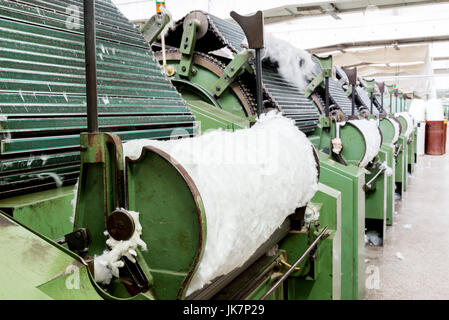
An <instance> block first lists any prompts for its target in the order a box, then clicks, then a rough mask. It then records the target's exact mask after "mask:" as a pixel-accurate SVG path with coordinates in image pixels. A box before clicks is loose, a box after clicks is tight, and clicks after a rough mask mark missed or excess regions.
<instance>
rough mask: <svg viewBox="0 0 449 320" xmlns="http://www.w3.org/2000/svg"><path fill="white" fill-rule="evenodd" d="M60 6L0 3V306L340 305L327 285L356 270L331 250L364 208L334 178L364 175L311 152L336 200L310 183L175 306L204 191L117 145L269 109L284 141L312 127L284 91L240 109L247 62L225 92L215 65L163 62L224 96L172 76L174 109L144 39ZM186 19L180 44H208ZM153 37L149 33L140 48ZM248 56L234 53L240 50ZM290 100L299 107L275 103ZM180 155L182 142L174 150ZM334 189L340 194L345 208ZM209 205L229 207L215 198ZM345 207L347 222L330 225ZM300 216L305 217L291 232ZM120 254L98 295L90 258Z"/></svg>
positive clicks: (149, 149)
mask: <svg viewBox="0 0 449 320" xmlns="http://www.w3.org/2000/svg"><path fill="white" fill-rule="evenodd" d="M83 4H84V5H83ZM70 5H71V6H70V9H71V10H72V13H73V16H71V17H73V20H71V19H69V20H67V15H68V13H67V11H66V9H67V8H66V7H67V4H66V3H62V2H61V1H59V0H51V1H46V2H41V1H32V0H29V1H3V2H2V3H1V4H0V10H1V11H0V25H1V26H2V30H3V33H0V37H2V40H4V43H6V44H7V45H4V46H2V47H1V48H0V52H1V54H2V61H8V65H9V69H8V70H7V71H5V72H3V73H2V80H3V81H2V86H1V91H0V99H1V104H0V113H1V115H2V118H1V127H0V128H1V130H2V131H1V133H2V135H3V138H2V140H1V152H0V154H1V158H0V161H1V166H2V172H1V176H0V179H1V197H2V199H1V200H0V229H1V232H0V240H1V241H0V255H1V256H2V261H1V264H0V270H1V272H0V274H1V275H2V276H1V278H0V279H1V282H2V286H1V288H0V297H1V298H5V299H11V298H20V299H185V298H187V299H261V298H263V299H265V298H269V299H307V298H309V299H338V298H346V299H348V298H353V297H354V296H353V295H352V290H353V287H352V286H353V283H352V282H350V283H349V285H348V284H345V282H344V279H343V277H340V275H341V274H342V272H343V275H344V272H345V271H346V270H347V269H349V268H351V270H352V267H353V263H352V261H351V262H347V261H346V260H348V259H349V258H351V260H352V259H354V257H355V259H357V258H358V256H354V255H352V249H353V245H354V241H353V239H352V238H351V239H347V238H345V239H344V240H343V237H342V236H341V235H342V230H350V229H351V228H353V213H354V212H358V211H357V210H360V207H361V208H363V198H360V199H352V198H351V197H352V194H353V192H354V190H353V188H354V182H353V180H351V178H348V177H347V176H351V175H352V176H357V175H359V176H360V179H359V180H357V182H356V183H363V178H364V176H363V174H362V172H361V170H360V169H357V168H356V167H354V168H352V167H351V168H346V167H344V166H343V165H341V164H338V163H335V164H333V160H330V159H326V158H325V156H323V155H322V154H321V152H320V155H319V156H318V157H316V156H314V153H313V148H312V147H310V149H309V151H308V152H305V153H304V152H303V154H306V155H307V154H308V157H309V159H312V162H313V163H312V168H313V167H319V166H318V163H319V160H318V159H319V158H323V159H324V160H323V161H324V162H327V163H328V166H329V167H330V166H334V167H335V168H337V170H341V171H342V174H341V175H340V176H341V179H340V181H339V182H337V174H333V177H334V181H333V182H332V184H334V185H337V184H338V185H339V186H338V188H335V189H334V188H332V187H330V186H328V185H326V184H318V185H317V188H318V189H317V191H316V193H315V195H314V196H313V198H312V199H311V200H310V201H308V203H304V204H303V205H302V206H300V207H298V208H290V209H289V210H291V212H290V211H289V212H288V217H287V218H286V219H285V221H284V223H282V225H281V228H279V229H277V230H276V231H275V232H274V233H272V234H271V235H269V236H268V237H267V238H266V241H265V242H264V243H262V245H260V246H259V247H258V248H257V250H255V252H254V253H252V254H251V256H250V257H249V259H247V260H246V261H245V262H244V263H243V265H241V266H240V267H238V268H236V269H233V270H230V271H229V272H227V273H226V274H224V275H222V276H220V277H218V278H215V279H211V280H212V282H211V283H209V284H208V285H207V286H206V287H204V288H202V289H201V290H196V291H194V292H188V287H189V283H191V281H192V278H194V277H195V275H196V274H197V273H198V272H199V271H198V268H199V264H200V262H201V261H202V255H203V254H204V252H207V244H208V237H207V231H206V224H207V217H209V216H208V214H209V212H208V210H209V209H208V208H210V207H208V204H207V203H208V198H207V194H208V192H207V191H208V190H212V191H213V188H212V187H211V188H208V189H202V188H203V187H202V186H203V185H204V184H201V183H200V182H201V181H202V180H200V179H198V178H197V177H195V176H194V175H192V171H189V170H190V169H189V167H188V166H186V165H185V164H183V163H179V162H178V161H176V157H175V158H172V157H171V154H169V153H167V152H166V151H163V148H162V145H161V147H160V148H158V147H157V146H151V145H147V146H145V147H144V148H141V150H142V152H141V153H140V156H139V157H138V158H133V157H126V158H125V155H126V153H124V149H123V146H122V141H123V142H124V141H132V140H135V139H168V138H173V137H175V138H183V137H192V136H196V135H197V134H198V131H197V130H196V129H197V128H196V124H195V120H203V119H204V123H203V125H204V127H203V129H204V128H205V129H212V128H217V127H221V128H226V129H230V130H235V131H236V134H237V133H238V131H239V130H237V129H239V128H247V127H249V126H250V123H252V122H254V120H255V117H254V116H255V115H256V114H257V113H260V111H263V109H265V110H268V109H270V108H273V109H278V110H279V109H280V110H283V111H284V113H287V114H289V115H291V116H292V118H293V119H295V117H296V120H297V121H296V126H297V127H298V128H300V129H302V130H303V131H305V132H312V131H313V130H314V128H315V126H316V124H317V122H318V114H317V112H316V109H315V108H314V107H313V106H312V105H311V104H310V102H309V101H308V100H307V99H306V98H304V97H303V96H302V95H301V94H298V93H297V91H296V90H295V88H294V87H293V86H290V88H289V87H288V84H287V83H286V82H284V85H285V86H286V87H287V93H281V92H279V95H278V96H277V97H278V98H274V97H273V96H271V95H269V94H268V90H267V88H265V89H264V97H265V98H266V99H268V101H267V102H265V106H264V108H262V107H261V106H260V105H257V104H256V103H255V101H254V98H253V96H256V97H257V93H259V92H260V93H262V91H260V90H258V88H257V85H255V83H257V81H254V80H253V78H254V72H257V71H256V70H260V69H258V68H257V66H254V65H253V64H252V63H251V64H249V63H248V59H249V58H250V57H251V59H252V56H251V53H250V52H249V51H248V52H246V54H247V57H248V59H247V61H246V62H243V65H241V66H239V67H238V70H239V72H240V71H242V70H243V69H242V68H244V69H245V70H248V71H251V72H247V73H245V74H246V76H247V77H251V81H247V82H246V83H245V84H243V83H235V82H234V80H235V78H234V80H233V81H229V80H230V78H229V77H230V76H231V77H232V75H230V74H229V73H227V72H228V71H230V72H234V71H236V69H233V68H232V67H229V68H228V69H226V67H224V68H223V66H224V64H223V63H222V62H220V60H219V59H216V60H209V58H206V60H204V59H202V58H195V57H199V56H201V54H197V53H195V54H193V55H192V54H191V55H190V56H189V54H188V53H184V52H183V53H182V54H181V57H180V60H179V61H180V62H179V61H178V62H176V61H177V60H176V59H174V60H170V59H171V58H170V56H168V57H167V59H168V62H169V64H170V63H171V61H175V62H174V63H183V64H184V63H185V64H186V71H187V70H188V72H187V75H189V74H192V75H197V76H198V77H199V79H202V80H203V81H204V82H203V85H204V86H207V84H210V83H214V84H215V83H216V82H219V83H220V84H221V83H223V85H222V86H221V85H216V86H215V87H214V88H215V90H216V91H217V92H218V91H221V90H217V88H218V87H220V89H222V90H223V93H222V95H221V96H222V98H217V97H219V96H217V95H215V94H214V95H211V94H210V93H209V92H207V91H205V90H203V89H204V87H202V86H200V85H196V86H195V85H194V82H192V81H190V80H189V78H188V77H187V80H186V78H183V77H180V79H179V80H175V81H173V84H175V85H176V87H177V88H178V89H179V91H180V93H181V94H182V97H181V96H180V95H179V93H178V92H177V90H175V88H174V87H173V85H172V82H171V81H169V79H168V78H166V77H165V75H164V73H163V72H162V69H161V67H160V66H159V65H158V63H157V60H156V59H155V58H154V55H153V52H152V51H151V50H149V49H148V46H147V44H146V43H145V41H144V38H143V36H142V35H140V34H139V32H138V31H137V30H136V29H135V28H134V27H133V26H132V25H131V24H130V23H129V22H128V21H127V20H126V18H124V17H123V16H122V15H121V14H120V13H119V12H118V10H117V9H116V8H115V6H114V5H113V4H112V2H111V1H109V0H101V1H99V0H97V1H95V2H94V1H89V0H85V1H84V3H83V2H81V1H75V0H73V1H70ZM83 12H84V14H82V13H83ZM95 15H96V16H97V20H96V23H95ZM204 16H205V15H204ZM194 17H195V19H193V23H192V24H191V25H190V24H189V23H186V24H185V25H186V26H187V28H186V29H187V31H186V32H190V33H189V35H194V38H195V37H196V36H197V37H198V38H201V34H202V32H204V31H205V30H206V34H209V40H211V41H212V39H213V37H211V36H210V32H211V29H209V28H206V29H204V28H203V27H200V28H198V26H197V25H196V24H197V21H204V20H201V19H202V16H200V15H195V16H194ZM236 17H237V16H236ZM78 18H79V19H78ZM160 18H161V19H159V18H158V19H155V20H154V23H156V24H160V27H162V25H163V24H164V23H166V20H164V18H163V17H160ZM197 19H198V20H197ZM256 19H257V17H256ZM67 21H69V22H70V23H68V22H67ZM243 24H244V23H243ZM83 25H84V26H83ZM200 25H202V24H201V23H200ZM249 25H254V24H252V23H249ZM202 26H204V25H202ZM190 27H191V28H190ZM95 29H96V30H95ZM195 29H196V30H195ZM154 30H155V31H154ZM18 31H20V32H18ZM159 31H160V28H154V29H153V34H154V35H157V34H158V32H159ZM206 34H204V35H203V36H206ZM153 38H154V37H153ZM189 38H190V37H189ZM169 39H170V37H167V40H169ZM195 40H198V39H195ZM185 42H186V41H185V38H184V42H183V43H185ZM200 43H201V42H200V41H197V44H198V45H199V44H200ZM253 44H254V43H253V42H252V41H249V46H250V47H251V46H252V45H253ZM83 47H84V48H83ZM96 47H97V48H96ZM183 48H184V49H186V48H188V45H187V46H186V47H183ZM218 49H220V48H218ZM192 52H193V51H192ZM204 56H207V54H205V55H204ZM175 57H176V56H175ZM240 58H241V57H240ZM256 60H257V59H256ZM233 61H234V60H233ZM237 62H238V61H236V62H235V63H237ZM237 65H239V63H237ZM12 66H13V67H12ZM183 66H184V65H182V66H181V67H180V68H179V69H180V70H181V71H183ZM220 68H222V69H220ZM267 68H269V67H268V66H267ZM166 70H167V71H168V70H169V68H167V69H166ZM220 70H221V71H220ZM265 70H267V69H264V71H265ZM268 70H269V69H268ZM214 71H215V72H214ZM236 72H237V71H236ZM266 74H267V75H270V74H269V73H268V72H267V73H266ZM238 75H239V73H236V74H235V75H234V76H238ZM271 75H272V77H278V78H277V79H276V78H275V80H274V81H272V82H271V85H272V86H273V87H274V88H279V87H282V85H279V83H278V81H282V80H281V78H280V77H279V76H278V75H277V74H276V72H275V71H273V72H272V74H271ZM203 77H204V78H203ZM6 80H7V81H6ZM268 83H270V82H269V81H267V82H266V85H267V86H268ZM259 89H260V88H259ZM271 91H272V92H276V90H274V89H273V90H271ZM289 93H290V94H291V97H292V99H298V100H297V101H299V102H300V103H299V104H292V103H291V101H289V99H287V100H283V99H282V98H283V97H285V96H286V95H285V94H289ZM298 97H299V98H298ZM295 101H296V100H295ZM186 102H187V103H186ZM299 111H301V112H299ZM86 115H87V117H86ZM206 119H210V120H206ZM257 125H259V123H256V125H255V126H257ZM86 128H87V131H88V132H87V133H86V132H85V131H86ZM295 131H296V132H297V133H298V134H299V133H300V132H298V131H297V130H295ZM242 132H243V130H242ZM204 137H206V135H204ZM190 140H192V141H194V140H193V139H186V140H183V139H181V140H179V141H190ZM151 141H153V140H151ZM196 141H197V140H196ZM186 143H188V142H186ZM309 144H310V143H309ZM167 145H169V144H167ZM306 145H307V143H306ZM124 146H125V147H126V146H127V144H124ZM125 149H126V148H125ZM290 150H292V149H290ZM125 151H126V150H125ZM286 158H287V157H286ZM309 162H310V161H309ZM301 165H302V164H301V162H299V161H298V163H296V164H295V166H296V167H298V166H299V167H300V166H301ZM320 170H321V173H320ZM334 170H336V169H334ZM309 171H310V170H309V169H307V170H306V172H309ZM327 171H330V170H329V169H326V168H325V169H323V166H320V168H319V169H318V170H316V173H320V177H323V176H324V179H330V178H326V176H330V174H328V173H327ZM310 172H312V171H310ZM345 172H349V173H346V177H345ZM290 174H291V173H290V172H288V171H286V172H284V175H285V176H290ZM78 176H79V183H78V184H77V187H76V188H75V190H76V191H75V194H74V192H73V190H74V187H73V184H75V182H76V181H77V179H78ZM209 177H213V173H211V174H210V175H209ZM314 179H315V180H316V179H317V177H316V176H315V177H314ZM212 182H213V180H212ZM297 183H302V182H301V181H300V179H297ZM259 186H263V183H261V184H259ZM55 187H58V188H55ZM307 187H309V185H307ZM359 187H360V188H359V189H360V190H361V185H359ZM278 189H280V188H278ZM359 189H358V190H359ZM306 190H307V188H306ZM340 190H345V193H346V194H345V195H344V197H343V194H342V193H341V192H340ZM358 190H357V191H356V193H357V194H358V193H359V191H358ZM293 193H296V192H293ZM277 194H278V193H277ZM281 195H282V194H281ZM223 199H224V200H223V201H228V202H227V203H230V202H232V199H231V200H229V199H227V198H226V195H223ZM348 199H351V200H350V202H349V201H348ZM358 200H360V201H359V202H358ZM209 201H210V200H209ZM248 206H249V204H248ZM72 207H75V212H73V210H72ZM307 207H308V208H309V209H307ZM256 208H257V207H256ZM346 208H347V209H350V210H348V212H349V213H350V217H343V215H342V212H343V209H346ZM295 209H296V210H295ZM318 211H319V216H318V215H317V213H318ZM235 212H236V211H233V213H235ZM137 213H138V214H137ZM308 215H312V216H314V218H313V219H306V217H307V216H308ZM306 220H307V221H306ZM208 228H209V226H208ZM105 230H107V235H106V234H105ZM140 236H141V238H140ZM134 237H136V239H134ZM137 238H138V239H137ZM10 239H14V241H12V243H11V241H10ZM131 240H133V241H134V240H136V241H134V242H133V245H132V246H131V247H129V248H126V249H127V250H125V251H126V252H121V251H120V252H121V254H120V255H119V256H117V257H116V258H117V259H116V260H114V263H115V264H114V265H113V267H116V268H117V270H115V271H116V272H112V273H113V277H112V278H110V279H109V281H110V282H109V283H107V284H106V283H104V282H102V281H100V280H99V279H100V278H99V277H100V276H101V275H99V274H98V273H99V271H101V270H103V269H104V267H105V265H102V262H103V260H101V259H99V260H96V258H97V257H102V256H103V255H104V254H106V255H112V254H113V253H114V254H115V253H116V252H117V250H119V249H120V244H123V243H128V242H129V241H131ZM140 240H143V242H141V241H140ZM120 241H123V242H120ZM143 244H146V245H148V248H147V250H144V249H145V248H144V245H143ZM138 247H139V248H140V247H141V248H140V249H139V248H138ZM346 248H349V249H350V250H351V255H350V256H348V255H347V254H346V256H343V258H344V259H346V260H345V263H341V262H340V261H341V257H342V255H343V253H342V252H343V251H345V250H346ZM122 249H123V248H122ZM341 250H343V251H342V252H340V251H341ZM111 252H112V253H111ZM130 252H131V255H129V254H128V253H130ZM359 259H363V258H359ZM19 261H21V262H20V263H19ZM348 265H349V266H348ZM343 268H346V269H345V270H343ZM118 269H119V270H118ZM362 273H363V271H362ZM351 277H352V273H351ZM99 282H101V283H102V284H99ZM106 282H107V281H106ZM359 282H363V281H360V280H359ZM74 289H76V290H74ZM355 297H356V296H355Z"/></svg>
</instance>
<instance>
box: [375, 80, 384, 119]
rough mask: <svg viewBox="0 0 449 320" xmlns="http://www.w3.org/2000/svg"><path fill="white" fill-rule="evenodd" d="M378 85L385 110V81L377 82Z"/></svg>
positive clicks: (381, 103) (381, 102)
mask: <svg viewBox="0 0 449 320" xmlns="http://www.w3.org/2000/svg"><path fill="white" fill-rule="evenodd" d="M376 84H377V87H378V88H379V92H380V96H381V99H380V106H381V107H382V110H381V111H382V112H385V110H384V92H385V81H384V82H376Z"/></svg>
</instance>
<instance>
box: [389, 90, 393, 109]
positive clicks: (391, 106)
mask: <svg viewBox="0 0 449 320" xmlns="http://www.w3.org/2000/svg"><path fill="white" fill-rule="evenodd" d="M390 113H393V94H390Z"/></svg>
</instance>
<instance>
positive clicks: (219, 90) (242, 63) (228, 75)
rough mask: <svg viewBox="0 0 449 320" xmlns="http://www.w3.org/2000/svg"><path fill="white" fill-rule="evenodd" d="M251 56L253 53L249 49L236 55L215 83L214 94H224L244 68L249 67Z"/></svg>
mask: <svg viewBox="0 0 449 320" xmlns="http://www.w3.org/2000/svg"><path fill="white" fill-rule="evenodd" d="M250 58H252V54H251V52H249V51H245V52H244V53H240V54H237V55H235V56H234V59H232V61H231V62H230V63H229V64H228V65H227V66H226V68H225V69H224V75H223V76H221V78H220V79H218V80H217V81H216V82H215V84H214V85H213V88H215V91H214V94H215V95H216V96H217V97H219V96H221V95H222V94H223V92H224V91H225V90H226V89H227V88H228V87H229V86H230V85H231V84H232V83H233V82H234V80H235V79H236V78H237V77H238V76H239V75H240V74H241V72H242V71H243V70H244V69H245V70H246V69H247V67H248V66H249V59H250Z"/></svg>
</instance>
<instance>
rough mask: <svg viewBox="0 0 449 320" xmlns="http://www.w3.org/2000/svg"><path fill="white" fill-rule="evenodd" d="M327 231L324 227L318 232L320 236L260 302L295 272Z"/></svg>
mask: <svg viewBox="0 0 449 320" xmlns="http://www.w3.org/2000/svg"><path fill="white" fill-rule="evenodd" d="M327 229H329V227H328V226H326V227H324V229H323V231H321V232H320V234H319V235H318V237H317V238H316V239H315V241H313V242H312V244H311V245H310V246H309V247H308V248H307V250H306V251H304V253H303V254H302V256H301V257H300V258H299V259H298V260H296V262H295V263H294V264H293V265H292V266H291V268H290V269H288V270H287V272H286V273H285V274H284V275H283V276H282V277H281V278H280V279H279V280H278V281H277V282H276V283H275V284H274V286H273V287H271V288H270V290H268V291H267V292H266V293H265V294H264V295H263V296H262V298H260V300H265V299H266V298H267V297H268V296H269V295H270V294H272V293H273V292H274V290H276V289H277V288H278V287H279V286H280V285H281V284H282V283H283V282H284V281H285V279H287V277H288V276H289V275H290V274H291V273H292V272H293V271H295V268H296V267H297V266H298V264H300V263H301V262H302V261H303V260H304V259H305V257H307V255H308V254H309V252H310V251H311V250H312V249H313V248H315V247H316V245H317V244H318V242H319V241H320V240H321V238H322V237H323V236H324V235H325V234H326V232H327Z"/></svg>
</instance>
